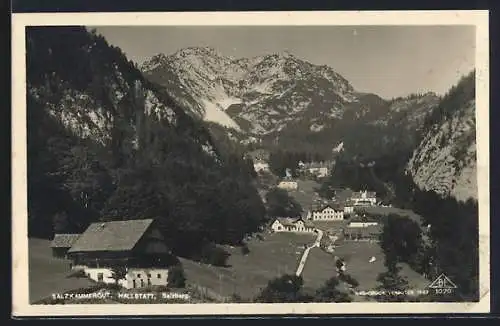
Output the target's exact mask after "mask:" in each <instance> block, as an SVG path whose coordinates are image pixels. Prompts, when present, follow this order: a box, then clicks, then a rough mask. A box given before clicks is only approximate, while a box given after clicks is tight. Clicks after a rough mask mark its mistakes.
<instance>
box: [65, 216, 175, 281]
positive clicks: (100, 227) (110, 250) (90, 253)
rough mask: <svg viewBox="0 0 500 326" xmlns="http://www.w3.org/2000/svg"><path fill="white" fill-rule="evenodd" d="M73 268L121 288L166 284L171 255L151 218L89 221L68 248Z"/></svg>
mask: <svg viewBox="0 0 500 326" xmlns="http://www.w3.org/2000/svg"><path fill="white" fill-rule="evenodd" d="M68 256H69V258H70V259H71V260H72V264H73V269H82V270H83V271H84V273H85V274H86V276H87V277H89V278H90V279H92V280H94V281H97V282H104V283H115V282H116V280H115V278H116V275H117V274H118V272H117V270H119V269H121V270H122V271H124V272H122V273H123V274H125V275H123V277H122V278H121V279H119V280H118V284H120V285H121V286H122V287H124V288H142V287H148V286H153V285H167V278H168V271H169V267H170V266H171V265H172V264H173V263H174V262H175V258H174V257H173V256H172V255H171V253H170V251H169V250H168V249H167V247H166V245H165V243H164V241H163V237H162V235H161V232H160V231H159V230H158V229H157V227H156V226H155V222H154V220H153V219H142V220H125V221H113V222H99V223H93V224H91V225H90V226H89V227H88V228H87V230H86V231H85V232H84V233H83V234H82V235H81V236H80V237H79V238H78V240H77V241H76V242H75V243H74V244H73V246H72V247H71V249H70V250H69V251H68Z"/></svg>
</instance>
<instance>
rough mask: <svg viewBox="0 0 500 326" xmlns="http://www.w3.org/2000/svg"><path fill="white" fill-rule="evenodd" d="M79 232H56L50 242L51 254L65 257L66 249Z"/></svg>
mask: <svg viewBox="0 0 500 326" xmlns="http://www.w3.org/2000/svg"><path fill="white" fill-rule="evenodd" d="M78 237H80V234H71V233H56V234H54V238H53V239H52V241H51V243H50V247H51V248H52V256H54V257H57V258H66V255H67V253H68V250H69V249H70V248H71V247H72V246H73V244H74V243H75V241H76V240H77V239H78Z"/></svg>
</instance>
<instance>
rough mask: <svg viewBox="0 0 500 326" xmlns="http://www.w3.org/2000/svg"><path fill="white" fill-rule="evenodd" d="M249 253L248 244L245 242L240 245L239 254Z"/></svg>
mask: <svg viewBox="0 0 500 326" xmlns="http://www.w3.org/2000/svg"><path fill="white" fill-rule="evenodd" d="M249 253H250V249H248V246H247V244H244V245H243V246H242V247H241V254H243V255H245V256H246V255H248V254H249Z"/></svg>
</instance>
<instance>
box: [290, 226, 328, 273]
mask: <svg viewBox="0 0 500 326" xmlns="http://www.w3.org/2000/svg"><path fill="white" fill-rule="evenodd" d="M316 230H317V231H318V237H317V238H316V241H314V243H313V244H312V245H310V246H308V247H307V248H306V250H304V253H303V254H302V258H301V259H300V262H299V266H298V267H297V272H295V275H297V276H300V274H302V270H304V266H305V265H306V262H307V256H308V255H309V251H310V250H311V249H312V248H314V247H319V245H320V243H321V239H322V238H323V231H321V230H319V229H316Z"/></svg>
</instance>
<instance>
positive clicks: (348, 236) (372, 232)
mask: <svg viewBox="0 0 500 326" xmlns="http://www.w3.org/2000/svg"><path fill="white" fill-rule="evenodd" d="M381 233H382V228H381V226H380V225H367V226H363V227H359V226H352V225H349V226H347V227H346V228H345V229H344V231H343V235H344V240H346V241H377V240H378V239H379V236H380V234H381Z"/></svg>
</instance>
